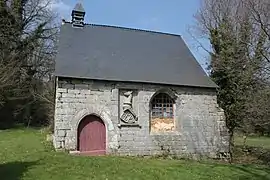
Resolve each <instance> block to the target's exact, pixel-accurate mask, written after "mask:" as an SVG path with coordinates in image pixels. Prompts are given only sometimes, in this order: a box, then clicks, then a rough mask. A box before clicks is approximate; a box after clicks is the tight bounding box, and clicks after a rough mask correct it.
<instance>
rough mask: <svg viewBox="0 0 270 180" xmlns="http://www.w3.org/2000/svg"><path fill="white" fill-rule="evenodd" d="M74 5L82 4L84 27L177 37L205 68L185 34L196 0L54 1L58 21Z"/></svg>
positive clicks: (203, 56) (200, 52)
mask: <svg viewBox="0 0 270 180" xmlns="http://www.w3.org/2000/svg"><path fill="white" fill-rule="evenodd" d="M77 2H82V4H83V6H84V8H85V11H86V19H85V21H86V22H87V23H91V24H105V25H115V26H122V27H129V28H137V29H145V30H152V31H159V32H166V33H172V34H179V35H181V36H182V38H183V39H184V41H185V43H186V44H187V45H188V47H189V48H190V50H191V52H192V53H193V55H194V56H195V58H196V59H197V60H198V62H199V63H200V64H201V65H202V66H203V67H204V68H205V62H206V61H205V60H206V58H207V53H206V52H205V51H204V50H202V49H199V48H198V45H197V44H196V42H195V41H194V40H193V39H192V37H191V36H190V33H189V28H190V27H191V26H193V25H194V24H195V19H194V17H193V16H194V14H195V13H196V11H197V10H198V8H199V6H200V0H169V1H165V0H55V3H54V5H53V6H54V8H55V9H56V10H57V12H58V13H59V15H60V17H61V18H63V19H65V20H70V13H71V11H72V9H73V8H74V6H75V4H76V3H77Z"/></svg>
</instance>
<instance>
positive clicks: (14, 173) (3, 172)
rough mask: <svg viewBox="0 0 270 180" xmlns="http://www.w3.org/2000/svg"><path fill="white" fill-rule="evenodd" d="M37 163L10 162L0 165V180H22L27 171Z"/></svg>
mask: <svg viewBox="0 0 270 180" xmlns="http://www.w3.org/2000/svg"><path fill="white" fill-rule="evenodd" d="M36 164H37V162H10V163H4V164H0V179H3V180H20V179H22V176H23V174H24V173H25V172H27V170H28V169H29V168H30V167H31V166H34V165H36Z"/></svg>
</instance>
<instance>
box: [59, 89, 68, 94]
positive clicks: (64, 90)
mask: <svg viewBox="0 0 270 180" xmlns="http://www.w3.org/2000/svg"><path fill="white" fill-rule="evenodd" d="M67 92H68V90H67V88H57V89H56V93H57V94H58V93H67Z"/></svg>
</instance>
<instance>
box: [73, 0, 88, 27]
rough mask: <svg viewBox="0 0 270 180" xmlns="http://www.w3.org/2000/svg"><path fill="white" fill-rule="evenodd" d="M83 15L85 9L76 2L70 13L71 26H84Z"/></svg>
mask: <svg viewBox="0 0 270 180" xmlns="http://www.w3.org/2000/svg"><path fill="white" fill-rule="evenodd" d="M84 16H85V10H84V8H83V6H82V4H81V3H77V4H76V6H75V7H74V9H73V10H72V13H71V17H72V20H71V23H72V25H73V27H83V26H84Z"/></svg>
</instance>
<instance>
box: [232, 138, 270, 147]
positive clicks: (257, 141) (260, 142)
mask: <svg viewBox="0 0 270 180" xmlns="http://www.w3.org/2000/svg"><path fill="white" fill-rule="evenodd" d="M234 141H235V144H236V145H240V146H241V145H243V142H244V140H243V137H240V136H236V137H235V138H234ZM246 145H247V146H250V147H261V148H264V149H270V137H256V136H252V137H247V140H246Z"/></svg>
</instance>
